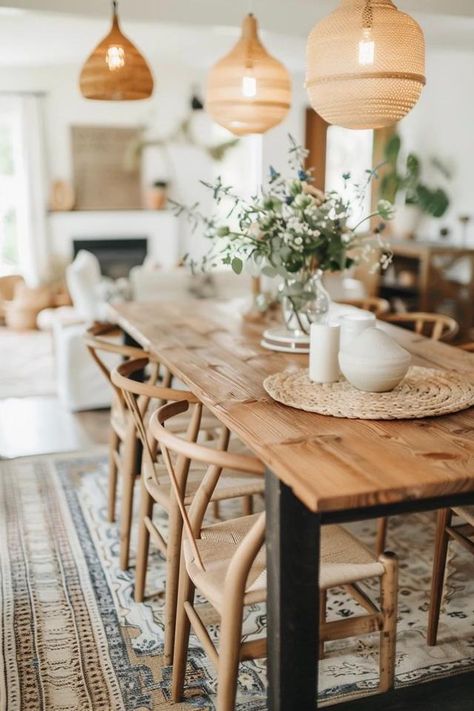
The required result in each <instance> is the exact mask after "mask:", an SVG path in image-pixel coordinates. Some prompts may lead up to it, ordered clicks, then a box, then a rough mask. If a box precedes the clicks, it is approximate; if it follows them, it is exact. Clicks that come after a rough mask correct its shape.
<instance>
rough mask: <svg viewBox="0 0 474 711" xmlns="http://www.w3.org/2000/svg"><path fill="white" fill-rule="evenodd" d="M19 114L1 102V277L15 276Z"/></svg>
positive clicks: (17, 267)
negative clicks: (6, 275) (5, 275)
mask: <svg viewBox="0 0 474 711" xmlns="http://www.w3.org/2000/svg"><path fill="white" fill-rule="evenodd" d="M18 129H19V126H18V114H17V112H16V111H14V110H13V107H12V106H11V105H10V104H9V102H8V100H6V99H3V100H0V276H1V275H4V274H12V273H16V272H18V269H19V261H20V256H19V241H18V209H19V202H20V190H21V187H20V180H19V175H18V139H19V136H18Z"/></svg>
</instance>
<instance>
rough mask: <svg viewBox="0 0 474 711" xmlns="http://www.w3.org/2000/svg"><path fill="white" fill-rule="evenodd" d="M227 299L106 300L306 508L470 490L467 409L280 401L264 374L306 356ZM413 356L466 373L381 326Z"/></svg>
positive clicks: (471, 423) (301, 362)
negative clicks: (349, 415) (278, 348)
mask: <svg viewBox="0 0 474 711" xmlns="http://www.w3.org/2000/svg"><path fill="white" fill-rule="evenodd" d="M240 310H241V305H239V304H238V303H236V302H227V303H216V302H212V303H211V302H209V301H199V300H193V299H186V300H184V299H183V300H180V301H179V302H175V303H164V302H163V303H158V302H155V303H138V302H131V303H127V304H121V305H117V306H114V307H113V309H112V312H113V313H112V315H113V317H114V318H115V320H117V321H118V323H119V325H120V326H121V327H122V328H123V330H124V331H126V332H128V333H129V334H130V335H131V336H132V337H133V338H134V339H135V340H136V341H138V343H140V344H141V345H142V346H143V347H144V348H145V349H147V350H150V351H151V352H152V353H153V354H154V355H155V356H157V357H158V358H159V359H160V360H161V361H162V362H163V363H164V364H165V365H166V366H167V367H169V368H170V369H171V371H172V372H173V373H174V374H175V375H176V376H178V377H179V378H180V379H181V380H183V381H184V383H186V384H187V385H188V387H189V388H190V389H191V390H192V391H193V392H194V393H195V394H196V395H197V396H198V397H199V398H200V399H201V400H202V401H203V402H204V403H205V405H206V406H207V407H208V408H209V409H210V410H211V411H212V412H214V413H215V415H216V416H217V417H218V418H219V419H220V420H221V421H222V422H224V423H225V424H226V425H227V426H228V427H229V428H230V429H231V430H232V431H233V432H235V433H236V434H237V435H238V436H239V437H240V438H241V439H242V440H243V441H244V442H245V443H246V444H247V446H248V447H249V448H250V449H251V450H252V451H253V452H255V453H256V454H257V455H258V456H259V457H260V458H261V459H262V460H263V462H264V463H265V464H266V465H267V466H268V467H269V468H270V469H271V470H272V471H273V472H274V474H276V476H278V477H279V478H280V479H281V480H282V481H284V482H285V483H286V484H287V485H288V486H290V487H291V488H292V489H293V491H294V492H295V494H296V495H297V496H298V497H299V498H300V499H301V500H302V501H303V502H304V503H305V504H306V506H307V507H309V508H310V509H311V510H313V511H337V510H341V509H353V508H359V507H366V506H372V505H377V504H388V503H395V502H400V501H406V500H412V499H419V498H431V497H437V496H448V495H452V494H459V493H466V492H474V408H471V409H470V410H466V411H463V412H461V413H457V414H454V415H448V416H445V417H440V418H427V419H424V420H417V421H389V422H387V421H362V420H344V419H335V418H332V417H325V416H322V415H317V414H313V413H307V412H303V411H300V410H295V409H293V408H289V407H286V406H284V405H280V404H278V403H276V402H274V401H273V400H271V398H270V397H269V396H268V395H267V394H266V393H265V391H264V389H263V385H262V383H263V380H264V379H265V377H266V376H267V375H270V374H272V373H275V372H278V371H281V370H284V369H286V368H291V367H306V366H307V362H308V356H303V355H287V354H283V353H274V352H271V351H267V350H265V349H264V348H262V347H261V346H260V338H261V333H262V329H263V326H262V325H261V324H260V325H257V324H250V323H246V322H245V321H243V320H242V318H241V313H240ZM382 327H383V328H384V330H386V331H387V332H389V333H390V334H391V335H393V336H394V337H395V338H396V339H397V340H398V342H399V343H400V344H401V345H403V346H404V347H405V348H407V350H409V351H410V352H411V353H412V355H413V363H414V364H416V365H424V366H427V367H438V368H444V369H446V368H447V369H454V370H457V371H458V372H461V373H465V375H466V378H474V355H473V354H471V353H467V352H465V351H461V350H460V349H457V348H455V347H453V346H449V345H446V344H443V343H435V342H433V341H431V340H428V339H425V338H423V337H422V336H419V335H417V334H414V333H412V332H409V331H406V330H402V329H400V328H398V327H395V326H391V325H389V324H383V326H382Z"/></svg>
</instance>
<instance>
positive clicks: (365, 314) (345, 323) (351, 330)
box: [340, 310, 377, 351]
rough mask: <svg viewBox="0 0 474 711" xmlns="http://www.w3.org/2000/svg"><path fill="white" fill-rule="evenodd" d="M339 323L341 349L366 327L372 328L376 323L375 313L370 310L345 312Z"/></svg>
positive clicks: (346, 346)
mask: <svg viewBox="0 0 474 711" xmlns="http://www.w3.org/2000/svg"><path fill="white" fill-rule="evenodd" d="M340 324H341V351H344V350H346V348H348V347H349V346H350V344H351V343H352V341H353V340H354V338H357V336H359V335H360V334H361V333H362V331H365V329H366V328H374V327H375V326H376V324H377V319H376V318H375V314H373V313H371V312H370V311H362V310H361V311H360V312H359V313H357V312H354V313H351V314H345V315H344V316H341V318H340Z"/></svg>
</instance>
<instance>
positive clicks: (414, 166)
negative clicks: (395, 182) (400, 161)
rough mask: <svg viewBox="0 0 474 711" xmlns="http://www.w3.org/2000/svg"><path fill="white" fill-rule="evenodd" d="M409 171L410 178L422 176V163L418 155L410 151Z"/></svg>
mask: <svg viewBox="0 0 474 711" xmlns="http://www.w3.org/2000/svg"><path fill="white" fill-rule="evenodd" d="M407 171H408V177H409V179H411V180H413V179H415V178H418V177H419V176H420V172H421V163H420V159H419V158H418V156H416V155H415V154H414V153H410V154H409V155H408V158H407Z"/></svg>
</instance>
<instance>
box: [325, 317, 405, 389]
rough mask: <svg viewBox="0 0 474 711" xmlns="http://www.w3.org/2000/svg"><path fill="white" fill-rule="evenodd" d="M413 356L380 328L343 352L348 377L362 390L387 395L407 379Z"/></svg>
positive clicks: (343, 368) (342, 364)
mask: <svg viewBox="0 0 474 711" xmlns="http://www.w3.org/2000/svg"><path fill="white" fill-rule="evenodd" d="M410 362H411V355H410V354H409V353H408V351H406V350H405V349H404V348H402V347H401V346H399V345H398V343H397V342H396V341H394V340H393V338H390V336H389V335H387V334H386V333H385V332H384V331H382V330H381V329H379V328H368V329H366V330H365V331H364V332H363V333H361V334H360V335H359V336H357V338H356V339H355V340H354V341H353V342H352V344H351V346H350V348H349V349H348V350H345V351H341V352H340V353H339V365H340V368H341V371H342V374H343V375H344V377H345V378H346V379H347V380H348V381H349V382H350V383H351V385H353V386H354V387H355V388H357V389H358V390H365V391H366V392H371V393H383V392H387V391H389V390H393V389H394V388H395V387H396V386H397V385H398V384H399V383H400V382H401V381H402V380H403V378H404V377H405V375H406V374H407V371H408V368H409V367H410Z"/></svg>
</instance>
